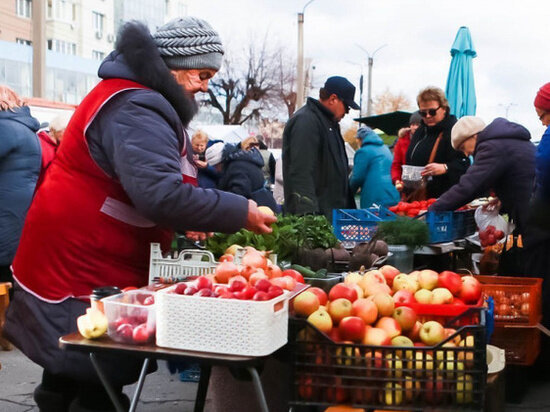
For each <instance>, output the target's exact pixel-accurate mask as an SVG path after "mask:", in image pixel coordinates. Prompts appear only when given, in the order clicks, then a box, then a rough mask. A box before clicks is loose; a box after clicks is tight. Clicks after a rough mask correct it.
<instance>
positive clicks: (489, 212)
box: [474, 207, 515, 239]
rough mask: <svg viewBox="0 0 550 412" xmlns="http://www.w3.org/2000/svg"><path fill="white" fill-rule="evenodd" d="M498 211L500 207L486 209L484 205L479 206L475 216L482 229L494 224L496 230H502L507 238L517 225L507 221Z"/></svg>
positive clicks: (478, 225)
mask: <svg viewBox="0 0 550 412" xmlns="http://www.w3.org/2000/svg"><path fill="white" fill-rule="evenodd" d="M498 212H499V209H498V208H486V209H485V210H484V209H483V208H482V207H478V208H477V209H476V211H475V214H474V218H475V220H476V224H477V227H478V228H479V230H480V231H482V230H485V229H487V227H488V226H491V225H492V226H494V227H495V229H496V230H502V231H503V232H504V235H505V237H504V239H506V236H508V235H509V234H511V233H512V232H513V231H514V229H515V225H514V224H513V223H509V222H507V221H506V220H505V219H504V218H503V217H502V216H501V215H499V214H498Z"/></svg>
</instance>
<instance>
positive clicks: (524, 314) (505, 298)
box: [491, 290, 531, 321]
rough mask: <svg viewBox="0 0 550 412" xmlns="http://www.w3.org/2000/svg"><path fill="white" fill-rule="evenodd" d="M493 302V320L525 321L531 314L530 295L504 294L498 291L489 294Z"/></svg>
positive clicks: (525, 293)
mask: <svg viewBox="0 0 550 412" xmlns="http://www.w3.org/2000/svg"><path fill="white" fill-rule="evenodd" d="M491 296H492V297H493V299H494V300H495V312H494V316H495V320H497V321H512V320H522V319H523V320H527V319H529V314H530V313H531V307H530V303H531V293H529V292H523V293H506V292H505V291H504V290H498V291H494V292H492V293H491Z"/></svg>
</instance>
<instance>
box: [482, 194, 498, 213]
mask: <svg viewBox="0 0 550 412" xmlns="http://www.w3.org/2000/svg"><path fill="white" fill-rule="evenodd" d="M501 207H502V203H501V202H500V199H499V198H498V197H491V198H489V201H488V202H487V203H486V204H485V205H483V207H482V210H483V211H489V212H491V211H493V210H497V211H498V210H500V208H501Z"/></svg>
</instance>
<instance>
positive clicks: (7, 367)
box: [0, 350, 550, 412]
mask: <svg viewBox="0 0 550 412" xmlns="http://www.w3.org/2000/svg"><path fill="white" fill-rule="evenodd" d="M0 363H1V365H2V369H1V370H0V411H1V412H30V411H32V412H37V411H38V408H37V407H36V405H35V403H34V401H33V398H32V393H33V390H34V388H35V386H36V385H37V384H38V381H39V380H40V376H41V369H40V368H39V367H38V366H36V365H35V364H34V363H32V362H31V361H29V360H28V359H27V358H26V357H25V356H24V355H23V354H22V353H21V352H19V351H18V350H13V351H10V352H2V351H0ZM517 373H518V375H516V377H518V378H519V379H518V380H516V382H514V384H517V385H519V384H521V383H522V382H525V381H528V382H529V383H528V384H527V386H528V390H527V393H526V394H525V396H523V400H522V401H521V403H519V404H512V403H508V404H506V409H505V410H506V411H507V412H526V411H545V412H547V411H550V371H548V374H547V377H546V379H540V378H534V377H531V378H530V377H529V376H528V374H527V373H526V372H525V371H520V372H517ZM542 375H544V374H542ZM133 389H134V387H133V386H131V387H127V388H126V390H125V392H126V393H127V394H128V395H131V394H132V393H133ZM196 390H197V385H196V384H194V383H186V382H180V380H179V376H178V375H171V374H170V372H169V371H168V368H167V366H166V363H165V362H162V361H161V362H159V369H158V371H157V372H156V373H154V374H151V375H149V376H148V377H147V380H146V382H145V386H144V388H143V392H142V396H141V401H140V403H139V405H138V407H137V411H138V412H139V411H155V412H169V411H170V412H171V411H178V412H190V411H192V410H193V402H194V398H195V394H196ZM508 390H510V388H508ZM208 410H209V408H208V403H207V404H206V407H205V411H207V412H208ZM235 412H240V411H235ZM246 412H255V411H246ZM491 412H501V411H491Z"/></svg>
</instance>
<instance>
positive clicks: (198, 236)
mask: <svg viewBox="0 0 550 412" xmlns="http://www.w3.org/2000/svg"><path fill="white" fill-rule="evenodd" d="M213 235H214V233H212V232H207V233H205V232H192V231H190V230H189V231H187V232H185V237H186V238H187V239H191V240H193V241H195V242H198V241H200V240H206V239H207V238H209V237H211V236H213Z"/></svg>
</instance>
